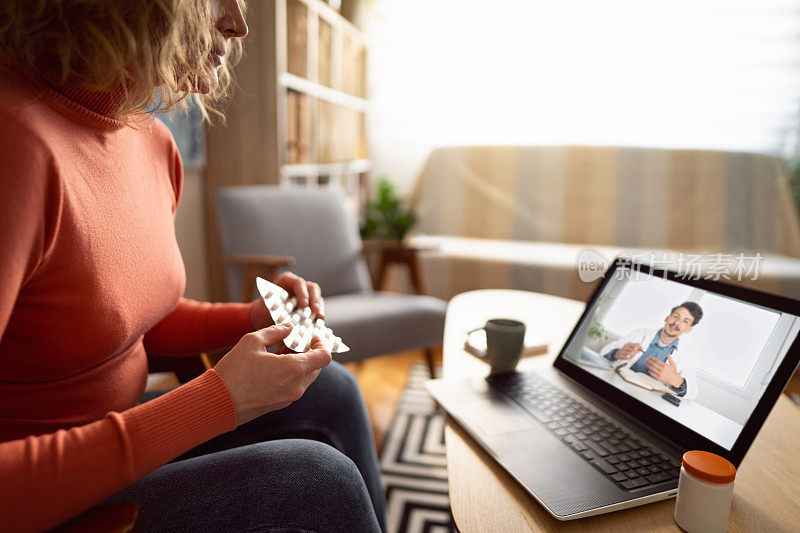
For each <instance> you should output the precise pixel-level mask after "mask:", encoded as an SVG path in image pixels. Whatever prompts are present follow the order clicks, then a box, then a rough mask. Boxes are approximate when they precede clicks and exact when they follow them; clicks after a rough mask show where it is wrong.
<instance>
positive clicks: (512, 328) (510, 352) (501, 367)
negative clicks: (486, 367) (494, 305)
mask: <svg viewBox="0 0 800 533" xmlns="http://www.w3.org/2000/svg"><path fill="white" fill-rule="evenodd" d="M481 329H482V330H484V331H485V332H486V353H485V354H483V358H484V359H486V361H488V362H489V364H490V365H491V367H492V370H491V373H492V374H500V373H503V372H512V371H513V370H514V369H515V368H516V367H517V363H518V362H519V358H520V355H522V347H523V346H524V344H525V323H524V322H520V321H519V320H514V319H511V318H490V319H489V320H487V321H486V325H485V326H483V327H482V328H475V329H473V330H472V331H478V330H481ZM472 331H471V332H470V333H472Z"/></svg>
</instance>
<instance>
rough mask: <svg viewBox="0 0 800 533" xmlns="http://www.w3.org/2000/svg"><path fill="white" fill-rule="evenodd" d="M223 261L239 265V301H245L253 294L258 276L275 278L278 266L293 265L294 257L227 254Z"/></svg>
mask: <svg viewBox="0 0 800 533" xmlns="http://www.w3.org/2000/svg"><path fill="white" fill-rule="evenodd" d="M225 263H227V264H228V265H233V266H237V267H241V269H242V288H241V291H240V293H239V301H241V302H245V303H247V302H249V301H250V296H251V295H252V294H253V287H254V286H255V283H256V278H257V277H258V276H263V277H264V278H266V279H269V280H272V279H275V277H276V275H277V272H278V269H279V268H282V267H290V266H292V265H294V257H289V256H285V255H261V254H229V255H226V256H225ZM231 296H232V295H231Z"/></svg>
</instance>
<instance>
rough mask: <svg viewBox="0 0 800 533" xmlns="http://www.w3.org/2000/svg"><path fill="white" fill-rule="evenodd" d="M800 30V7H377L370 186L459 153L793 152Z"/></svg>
mask: <svg viewBox="0 0 800 533" xmlns="http://www.w3.org/2000/svg"><path fill="white" fill-rule="evenodd" d="M798 27H800V0H748V1H743V0H732V1H731V0H696V1H681V0H678V1H674V0H673V1H648V2H642V1H638V0H606V1H603V2H597V1H595V0H562V1H557V2H552V1H551V2H546V1H543V0H495V1H493V2H485V1H478V0H436V1H435V2H431V1H429V0H375V2H374V3H373V4H372V10H371V15H370V17H369V19H368V27H367V35H368V38H369V43H370V54H369V62H370V64H369V72H370V95H371V102H372V103H371V114H370V124H369V131H370V135H371V139H370V142H371V148H372V153H373V155H374V169H375V173H376V175H380V174H383V173H386V174H389V175H390V176H392V177H393V178H395V179H396V180H397V181H398V183H400V184H401V185H403V184H405V185H406V186H408V187H410V186H411V184H412V183H413V179H414V177H415V176H416V174H417V172H418V170H419V168H420V167H421V165H422V164H423V162H424V158H425V157H426V156H427V154H428V153H429V152H430V150H431V148H433V147H436V146H447V145H463V144H593V145H621V146H654V147H665V148H707V149H723V150H739V151H756V152H765V153H780V154H786V155H788V151H789V150H790V149H791V148H793V147H794V134H795V132H796V130H797V125H798V113H797V111H798V103H800V36H798V32H797V28H798Z"/></svg>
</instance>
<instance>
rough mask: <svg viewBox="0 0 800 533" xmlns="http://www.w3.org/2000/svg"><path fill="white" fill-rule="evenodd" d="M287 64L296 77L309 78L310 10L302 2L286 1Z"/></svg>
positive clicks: (287, 68)
mask: <svg viewBox="0 0 800 533" xmlns="http://www.w3.org/2000/svg"><path fill="white" fill-rule="evenodd" d="M286 35H287V41H288V42H287V50H286V52H287V64H286V70H288V71H289V72H290V73H291V74H294V75H295V76H301V77H303V78H306V77H308V69H307V58H308V8H307V7H306V5H305V4H303V3H302V2H301V1H300V0H286Z"/></svg>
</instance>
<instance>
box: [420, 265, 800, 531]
mask: <svg viewBox="0 0 800 533" xmlns="http://www.w3.org/2000/svg"><path fill="white" fill-rule="evenodd" d="M598 325H600V326H602V327H597V326H598ZM598 332H600V334H599V335H598ZM465 333H466V332H465ZM798 333H800V302H798V301H795V300H791V299H788V298H784V297H780V296H775V295H771V294H766V293H762V292H758V291H754V290H750V289H745V288H742V287H739V286H735V285H731V284H728V283H724V282H721V281H714V280H707V279H693V278H691V277H688V276H681V275H679V274H677V273H675V272H672V271H665V270H658V269H653V268H651V267H649V266H646V265H642V264H638V263H635V262H631V261H630V260H626V259H619V258H618V259H616V260H615V261H613V262H612V263H611V265H610V267H609V268H608V270H607V271H606V273H605V275H604V277H603V280H602V282H601V283H600V284H599V285H598V287H597V289H596V290H595V292H594V294H593V295H592V297H591V299H590V300H589V302H588V304H587V305H586V308H585V311H584V313H583V315H582V316H581V318H580V320H579V321H578V323H577V324H576V325H575V328H574V329H573V330H572V333H571V334H570V336H569V338H568V339H567V341H566V343H565V344H564V346H563V348H562V349H561V352H560V353H559V355H558V357H557V358H556V359H555V361H554V362H553V364H552V366H549V365H542V366H541V368H538V369H536V370H532V371H525V372H510V373H505V374H496V375H491V376H489V377H487V378H476V379H463V378H460V379H438V380H431V381H429V382H428V383H427V388H428V391H429V392H430V393H431V395H432V396H433V397H434V398H435V399H436V401H437V402H438V403H439V404H440V405H441V406H442V407H443V408H444V409H445V410H446V411H447V413H448V414H449V415H450V416H451V417H452V418H453V419H454V420H455V421H456V422H457V423H458V424H459V425H461V426H462V427H463V428H464V429H465V430H466V431H467V432H468V433H469V434H470V435H471V436H472V437H473V438H474V439H475V440H476V441H477V442H478V443H479V444H480V445H481V446H482V447H483V448H484V449H485V450H486V451H487V452H488V453H489V454H490V455H491V456H492V457H493V458H494V459H495V460H496V461H497V462H498V463H499V464H500V465H501V466H502V467H503V468H504V469H505V470H507V471H508V472H509V473H510V474H511V475H512V476H513V477H514V478H515V479H516V480H517V481H518V482H519V483H520V484H521V485H522V486H523V487H524V488H525V490H527V492H529V493H530V494H531V496H533V498H535V499H536V500H537V501H538V502H539V503H541V505H543V506H544V507H545V509H546V510H547V511H548V512H549V513H550V514H551V515H553V516H554V517H555V518H557V519H559V520H572V519H577V518H582V517H587V516H592V515H598V514H602V513H607V512H611V511H615V510H618V509H625V508H628V507H634V506H637V505H643V504H646V503H649V502H654V501H658V500H662V499H666V498H669V497H672V496H674V495H675V494H676V493H677V488H678V475H679V472H680V463H681V457H682V455H683V453H684V452H685V451H687V450H707V451H710V452H713V453H716V454H718V455H721V456H722V457H725V458H726V459H728V460H729V461H731V462H732V463H733V464H734V465H735V466H736V467H737V468H738V466H739V464H740V463H741V462H742V459H744V456H745V453H746V452H747V450H748V449H749V448H750V445H751V444H752V443H753V440H754V439H755V437H756V435H757V434H758V431H759V429H760V428H761V426H762V425H763V423H764V420H765V419H766V417H767V415H768V414H769V412H770V410H771V409H772V407H773V405H774V404H775V402H776V401H777V399H778V396H779V395H780V393H781V391H782V390H783V388H784V386H785V385H786V383H787V382H788V380H789V378H790V377H791V375H792V372H793V371H794V370H795V368H796V367H797V364H798V360H800V341H799V340H798ZM662 360H663V361H662ZM656 361H657V362H658V363H656ZM623 368H624V371H621V370H623Z"/></svg>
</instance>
